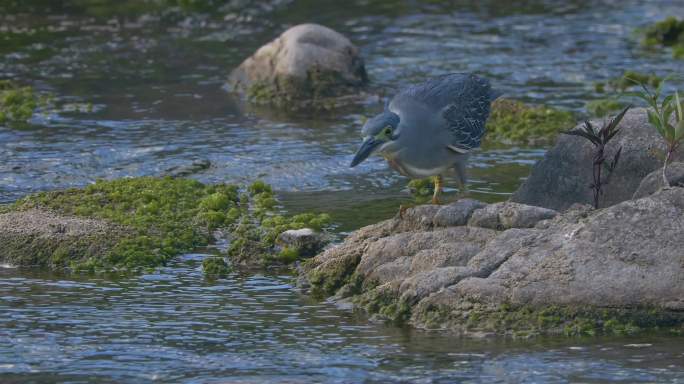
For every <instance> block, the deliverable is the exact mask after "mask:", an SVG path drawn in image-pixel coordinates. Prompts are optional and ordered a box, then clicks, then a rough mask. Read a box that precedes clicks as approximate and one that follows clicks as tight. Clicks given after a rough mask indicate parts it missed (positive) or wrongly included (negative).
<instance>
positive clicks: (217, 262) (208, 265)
mask: <svg viewBox="0 0 684 384" xmlns="http://www.w3.org/2000/svg"><path fill="white" fill-rule="evenodd" d="M232 271H233V270H232V268H231V267H230V265H228V263H227V262H226V260H224V259H223V257H219V256H211V257H206V258H205V259H204V260H202V272H204V275H205V276H207V277H208V278H217V277H226V276H228V274H230V273H231V272H232Z"/></svg>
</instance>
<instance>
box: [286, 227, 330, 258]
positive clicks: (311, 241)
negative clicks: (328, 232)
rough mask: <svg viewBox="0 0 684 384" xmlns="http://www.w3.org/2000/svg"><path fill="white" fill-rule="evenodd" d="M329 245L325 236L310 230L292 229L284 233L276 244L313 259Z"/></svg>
mask: <svg viewBox="0 0 684 384" xmlns="http://www.w3.org/2000/svg"><path fill="white" fill-rule="evenodd" d="M327 243H328V239H327V238H326V237H325V236H323V234H321V233H319V232H316V231H314V230H313V229H310V228H302V229H290V230H287V231H285V232H282V233H281V234H280V235H278V238H277V239H276V244H277V245H279V246H280V247H283V248H291V249H296V250H297V251H298V252H299V255H300V256H302V257H311V256H314V255H315V254H317V253H318V252H320V251H321V250H322V249H323V247H325V245H326V244H327Z"/></svg>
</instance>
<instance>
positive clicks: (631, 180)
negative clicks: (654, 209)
mask: <svg viewBox="0 0 684 384" xmlns="http://www.w3.org/2000/svg"><path fill="white" fill-rule="evenodd" d="M593 123H595V124H596V125H599V126H600V124H601V121H593ZM620 127H621V128H622V129H621V132H620V133H618V135H617V136H616V137H615V138H614V139H613V140H612V141H611V142H610V144H609V145H608V148H607V150H606V155H607V156H608V158H609V159H610V158H612V156H613V155H614V154H615V151H617V149H618V148H619V147H622V155H621V157H620V162H619V164H618V166H617V169H616V170H615V172H614V174H613V176H612V179H611V180H610V183H609V184H608V185H606V186H605V193H604V195H603V198H602V199H601V205H600V206H601V207H608V206H611V205H613V204H617V203H619V202H622V201H625V200H628V199H630V198H631V197H632V195H633V194H634V192H635V191H636V190H637V188H638V187H639V183H640V182H641V180H642V179H643V178H644V177H646V176H647V175H648V174H649V173H651V172H653V171H654V170H656V169H658V168H659V167H660V166H661V165H662V161H661V160H660V158H659V156H658V154H659V153H664V150H665V143H664V141H663V139H662V138H661V137H660V136H659V135H658V133H657V132H656V130H655V128H653V127H652V126H651V125H650V124H649V123H648V117H647V115H646V109H644V108H634V109H632V110H630V111H628V112H627V114H626V115H625V117H624V118H623V120H622V122H621V123H620ZM593 153H594V147H593V146H592V145H591V144H590V143H589V141H587V140H586V139H584V138H582V137H577V136H568V135H560V137H559V138H558V141H557V142H556V145H555V146H554V147H553V148H552V149H550V150H549V151H548V152H547V153H546V156H544V159H542V160H541V161H539V162H538V163H537V164H535V166H534V168H533V169H532V172H531V174H530V176H529V177H528V178H527V180H525V182H524V183H523V184H522V186H520V188H519V189H518V190H517V191H516V192H515V194H514V195H513V197H512V198H511V200H512V201H515V202H518V203H524V204H529V205H535V206H540V207H545V208H550V209H554V210H557V211H563V210H565V209H567V208H568V207H570V206H571V205H572V204H574V203H583V204H591V203H592V202H593V197H592V190H591V188H589V185H591V183H592V182H593V177H592V158H593V156H594V155H593ZM675 158H676V159H678V160H680V161H681V160H684V152H680V153H678V154H676V156H675Z"/></svg>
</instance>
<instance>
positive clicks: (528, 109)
mask: <svg viewBox="0 0 684 384" xmlns="http://www.w3.org/2000/svg"><path fill="white" fill-rule="evenodd" d="M574 125H575V117H574V115H573V114H572V113H571V112H569V111H562V110H559V109H555V108H551V107H547V106H531V105H527V104H525V103H522V102H520V101H516V100H510V99H497V100H496V101H494V102H493V103H492V112H491V114H490V116H489V120H487V127H486V134H485V144H490V145H492V144H497V143H501V144H522V145H538V144H546V143H549V142H551V141H552V140H553V139H555V138H556V136H557V135H558V134H559V133H560V132H561V131H563V130H566V129H569V128H572V127H573V126H574Z"/></svg>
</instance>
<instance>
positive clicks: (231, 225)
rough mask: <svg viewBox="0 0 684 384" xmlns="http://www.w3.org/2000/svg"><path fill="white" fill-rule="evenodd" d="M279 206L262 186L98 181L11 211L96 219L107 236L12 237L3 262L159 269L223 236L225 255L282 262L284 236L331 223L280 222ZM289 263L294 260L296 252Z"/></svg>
mask: <svg viewBox="0 0 684 384" xmlns="http://www.w3.org/2000/svg"><path fill="white" fill-rule="evenodd" d="M276 203H277V202H276V199H275V197H274V196H273V191H272V189H271V187H270V186H268V185H266V184H264V183H261V182H256V183H254V184H252V185H250V186H249V187H247V188H241V187H239V186H236V185H227V184H218V185H205V184H202V183H200V182H198V181H195V180H191V179H177V178H170V177H167V178H154V177H141V178H129V179H120V180H113V181H98V182H96V183H95V184H93V185H90V186H88V187H85V188H82V189H69V190H64V191H54V192H43V193H38V194H34V195H30V196H27V197H25V198H23V199H21V200H19V201H17V202H16V203H15V204H13V205H12V206H10V207H9V208H8V210H9V211H10V212H22V211H24V212H25V211H28V210H37V211H41V212H50V213H54V214H56V215H61V216H63V217H65V218H69V217H75V218H87V219H92V220H98V223H102V225H104V226H105V227H106V230H104V233H98V236H96V237H94V238H93V237H92V236H90V237H85V238H79V239H77V241H76V240H74V241H70V242H69V245H68V246H66V247H65V246H63V245H64V244H63V242H57V243H55V242H48V243H45V242H35V241H33V240H32V241H30V242H28V241H27V240H26V239H25V238H21V237H17V236H14V237H13V236H11V235H12V234H11V233H10V234H9V235H8V238H10V239H11V238H15V239H16V241H14V243H13V244H12V245H4V246H3V247H4V248H5V249H4V252H3V257H4V258H5V260H7V261H9V262H11V263H15V264H25V265H43V266H49V267H53V268H59V267H66V266H68V267H71V268H74V269H78V270H83V269H86V270H101V269H135V268H140V267H155V266H159V265H163V264H165V263H166V262H167V261H168V260H169V259H170V258H171V257H173V256H175V255H177V254H179V253H182V252H187V251H190V250H192V249H193V248H196V247H199V246H205V245H207V244H209V243H210V242H211V241H212V240H213V235H212V233H213V232H214V231H215V230H219V229H220V230H221V231H222V232H223V233H224V234H225V235H227V236H228V237H229V239H230V240H231V245H230V249H229V250H228V253H229V255H230V256H231V257H232V258H233V259H234V260H235V261H238V262H240V263H243V264H250V265H252V264H258V265H265V264H270V263H273V262H281V261H282V260H279V259H278V258H277V256H274V255H277V254H278V250H277V249H276V247H275V239H276V237H277V236H278V235H279V234H280V233H281V232H283V231H285V230H287V229H299V228H303V227H307V226H311V227H314V228H316V229H321V228H322V227H323V226H325V225H327V223H328V221H329V218H328V217H327V216H326V215H314V214H303V215H297V216H294V217H287V216H283V215H279V214H277V212H276ZM112 228H116V231H114V230H111V229H112ZM61 240H64V239H61ZM93 244H97V246H96V247H94V245H93ZM60 245H61V246H60ZM286 260H287V261H289V262H291V261H293V260H292V256H291V251H290V255H289V257H288V258H287V259H286Z"/></svg>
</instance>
